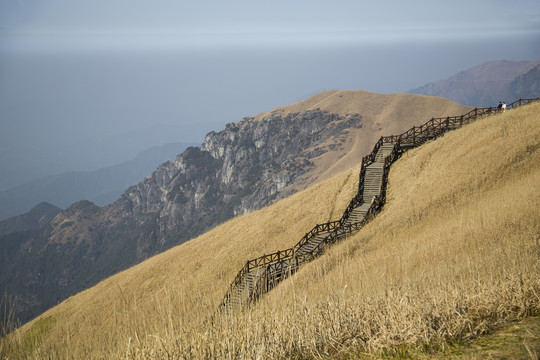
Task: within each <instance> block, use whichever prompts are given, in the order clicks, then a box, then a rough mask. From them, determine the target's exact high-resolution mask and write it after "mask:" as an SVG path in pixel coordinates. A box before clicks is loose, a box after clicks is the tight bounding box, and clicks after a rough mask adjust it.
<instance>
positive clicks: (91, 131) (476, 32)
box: [0, 0, 540, 190]
mask: <svg viewBox="0 0 540 360" xmlns="http://www.w3.org/2000/svg"><path fill="white" fill-rule="evenodd" d="M539 24H540V2H538V1H537V0H534V1H533V0H516V1H513V2H511V3H510V2H508V1H502V0H480V1H464V0H459V1H452V2H450V1H447V2H444V3H443V2H435V1H427V0H424V1H409V2H404V1H398V0H392V1H385V2H383V3H381V2H371V3H367V4H366V2H363V1H345V0H339V1H320V0H311V1H291V0H288V1H284V0H275V1H266V2H262V1H254V0H250V1H247V0H242V1H229V2H226V1H217V0H213V1H208V0H204V1H197V2H187V1H166V0H155V1H143V0H129V1H128V0H114V1H113V0H93V1H75V0H69V1H68V0H47V1H37V0H0V190H2V189H5V188H8V187H13V186H15V185H18V184H21V183H23V182H25V181H29V180H31V179H34V178H37V177H41V176H44V175H50V174H55V173H59V172H63V171H81V170H93V169H96V168H99V167H103V166H107V165H111V164H115V163H119V162H122V161H125V160H128V159H131V158H133V157H134V156H135V155H136V154H137V153H138V152H140V151H142V150H144V149H146V148H149V147H151V146H155V145H161V144H165V143H169V142H191V143H193V142H195V143H201V142H202V141H203V138H204V135H205V134H206V133H207V132H209V131H211V130H220V129H221V128H223V126H224V125H225V124H226V123H229V122H234V121H238V120H240V119H241V118H242V117H244V116H252V115H255V114H257V113H260V112H264V111H268V110H270V109H272V108H273V107H276V106H279V105H286V104H289V103H293V102H295V101H297V100H300V99H302V98H305V97H307V96H309V95H312V94H314V93H316V92H319V91H322V90H327V89H363V90H368V91H373V92H380V93H394V92H404V91H407V90H410V89H413V88H416V87H418V86H421V85H423V84H425V83H427V82H430V81H436V80H440V79H445V78H447V77H449V76H451V75H453V74H455V73H456V72H458V71H461V70H465V69H467V68H470V67H472V66H475V65H478V64H480V63H482V62H485V61H491V60H502V59H505V60H538V59H540V25H539Z"/></svg>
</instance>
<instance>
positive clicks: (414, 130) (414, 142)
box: [412, 126, 416, 146]
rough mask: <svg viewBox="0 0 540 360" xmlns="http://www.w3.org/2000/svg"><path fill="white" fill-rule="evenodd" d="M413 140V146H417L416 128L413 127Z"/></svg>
mask: <svg viewBox="0 0 540 360" xmlns="http://www.w3.org/2000/svg"><path fill="white" fill-rule="evenodd" d="M412 139H413V141H412V142H413V144H414V145H415V146H416V126H413V127H412Z"/></svg>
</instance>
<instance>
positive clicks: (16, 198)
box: [0, 143, 195, 220]
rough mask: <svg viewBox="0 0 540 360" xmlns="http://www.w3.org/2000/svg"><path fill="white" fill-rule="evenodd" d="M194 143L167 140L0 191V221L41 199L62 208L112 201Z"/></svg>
mask: <svg viewBox="0 0 540 360" xmlns="http://www.w3.org/2000/svg"><path fill="white" fill-rule="evenodd" d="M192 145H195V144H186V143H171V144H166V145H163V146H156V147H152V148H150V149H148V150H145V151H143V152H141V153H140V154H139V155H137V156H136V157H135V158H134V159H133V160H130V161H127V162H124V163H121V164H117V165H112V166H107V167H104V168H101V169H98V170H95V171H84V172H83V171H81V172H65V173H62V174H58V175H52V176H47V177H44V178H40V179H36V180H33V181H30V182H28V183H26V184H23V185H20V186H17V187H14V188H11V189H7V190H4V191H0V220H3V219H7V218H9V217H12V216H16V215H19V214H22V213H25V212H27V211H29V210H30V209H32V208H33V207H34V206H36V205H37V204H39V203H41V202H48V203H50V204H54V205H55V206H58V207H61V208H66V207H68V206H69V205H71V204H73V203H74V202H76V201H79V200H89V201H91V202H93V203H95V204H97V205H107V204H110V203H111V202H113V201H115V200H116V199H118V197H120V195H122V193H123V192H124V191H125V190H126V189H127V188H128V187H129V186H132V185H135V184H137V183H138V182H139V181H141V180H142V179H143V178H144V177H145V176H147V175H148V174H150V173H152V171H154V170H155V169H156V168H157V166H158V165H159V164H161V163H163V162H165V161H167V160H173V159H174V158H175V157H176V155H178V154H181V153H182V152H183V151H184V150H185V149H186V148H187V147H188V146H192Z"/></svg>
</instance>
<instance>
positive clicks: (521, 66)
mask: <svg viewBox="0 0 540 360" xmlns="http://www.w3.org/2000/svg"><path fill="white" fill-rule="evenodd" d="M535 69H536V70H535ZM539 69H540V61H507V60H499V61H490V62H486V63H483V64H480V65H477V66H474V67H472V68H470V69H467V70H464V71H461V72H459V73H457V74H455V75H453V76H450V77H449V78H448V79H446V80H440V81H435V82H430V83H428V84H425V85H423V86H421V87H418V88H416V89H413V90H409V91H408V93H411V94H419V95H430V96H441V97H444V98H447V99H450V100H452V101H455V102H457V103H460V104H464V105H468V106H479V107H482V106H483V107H488V106H497V104H498V102H499V101H506V102H508V101H510V100H515V99H518V98H531V97H537V96H538V89H539V88H540V70H539Z"/></svg>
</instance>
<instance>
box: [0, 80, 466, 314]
mask: <svg viewBox="0 0 540 360" xmlns="http://www.w3.org/2000/svg"><path fill="white" fill-rule="evenodd" d="M469 109H470V108H468V107H465V106H462V105H459V104H456V103H453V102H451V101H449V100H446V99H442V98H435V97H426V96H418V95H411V94H393V95H381V94H373V93H369V92H365V91H359V90H358V91H337V90H333V91H326V92H324V93H320V94H317V95H315V96H313V97H311V98H309V99H306V100H303V101H300V102H298V103H295V104H292V105H290V106H284V107H279V108H277V109H274V110H272V111H270V112H268V113H264V114H260V115H258V116H256V117H251V118H244V119H242V120H240V121H238V122H237V123H234V124H228V125H227V126H226V127H225V129H223V130H222V131H220V132H211V133H209V134H208V135H207V136H206V138H205V141H204V143H203V144H202V145H201V147H189V148H188V149H186V150H185V151H184V152H183V153H182V154H180V155H178V156H177V157H176V160H174V161H168V162H166V163H163V164H162V165H160V166H159V167H158V168H157V170H156V171H155V172H153V173H152V174H150V175H148V176H147V177H146V178H145V179H144V180H143V181H141V182H140V183H139V184H137V185H135V186H132V187H130V188H129V189H127V190H126V191H125V192H124V194H123V195H122V196H121V197H120V198H119V199H117V200H116V201H114V202H113V203H111V204H110V205H107V206H101V207H100V206H97V205H95V204H94V203H92V202H90V201H79V202H77V203H75V204H73V205H71V206H69V207H68V208H67V209H66V210H64V211H62V212H60V213H59V214H58V215H56V216H55V217H54V218H53V219H52V220H51V221H50V222H49V223H48V224H47V225H46V226H45V227H41V228H35V227H34V228H32V229H28V230H27V231H15V232H11V233H7V234H4V235H3V236H2V237H1V238H0V289H1V290H5V291H6V292H7V293H8V294H9V295H11V296H13V297H15V298H16V304H17V307H16V311H17V316H18V317H19V319H20V320H21V321H27V320H29V319H31V318H32V317H34V316H36V315H37V314H39V313H41V312H42V311H44V310H45V309H47V308H48V307H50V306H52V305H54V304H56V303H57V302H58V301H61V300H63V299H65V298H67V297H68V296H70V295H73V294H75V293H77V292H79V291H81V290H83V289H85V288H88V287H90V286H92V285H93V284H95V283H97V282H98V281H100V280H102V279H104V278H105V277H108V276H110V275H112V274H114V273H116V272H118V271H120V270H123V269H126V268H127V267H129V266H132V265H134V264H136V263H139V262H141V261H142V260H145V259H147V258H148V257H150V256H153V255H155V254H157V253H160V252H162V251H164V250H167V249H169V248H171V247H172V246H175V245H178V244H181V243H182V242H185V241H187V240H189V239H191V238H193V237H195V236H197V235H199V234H201V233H203V232H206V231H208V230H209V229H211V228H213V227H214V226H216V225H218V224H220V223H222V222H224V221H226V220H228V219H230V218H232V217H234V216H236V215H239V214H245V213H249V212H251V211H254V210H257V209H260V208H262V207H265V206H267V205H269V204H272V203H274V202H275V201H277V200H279V199H281V198H284V197H287V196H289V195H290V194H293V193H295V192H297V191H299V190H302V189H305V188H306V187H308V186H309V185H311V184H314V183H317V182H319V181H321V180H324V179H327V178H329V177H331V176H333V175H334V174H336V173H338V172H341V171H343V170H345V169H349V168H351V167H355V166H358V163H359V161H360V159H361V157H362V156H363V155H365V154H366V153H367V152H368V151H369V150H370V149H371V147H372V146H373V144H374V143H375V142H376V139H378V138H379V137H380V136H381V135H382V134H389V133H396V134H397V133H401V132H403V131H405V130H406V129H408V128H410V127H411V126H413V125H417V124H421V123H424V122H425V121H426V119H429V118H430V117H440V116H447V115H456V114H462V113H464V112H467V111H468V110H469Z"/></svg>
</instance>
